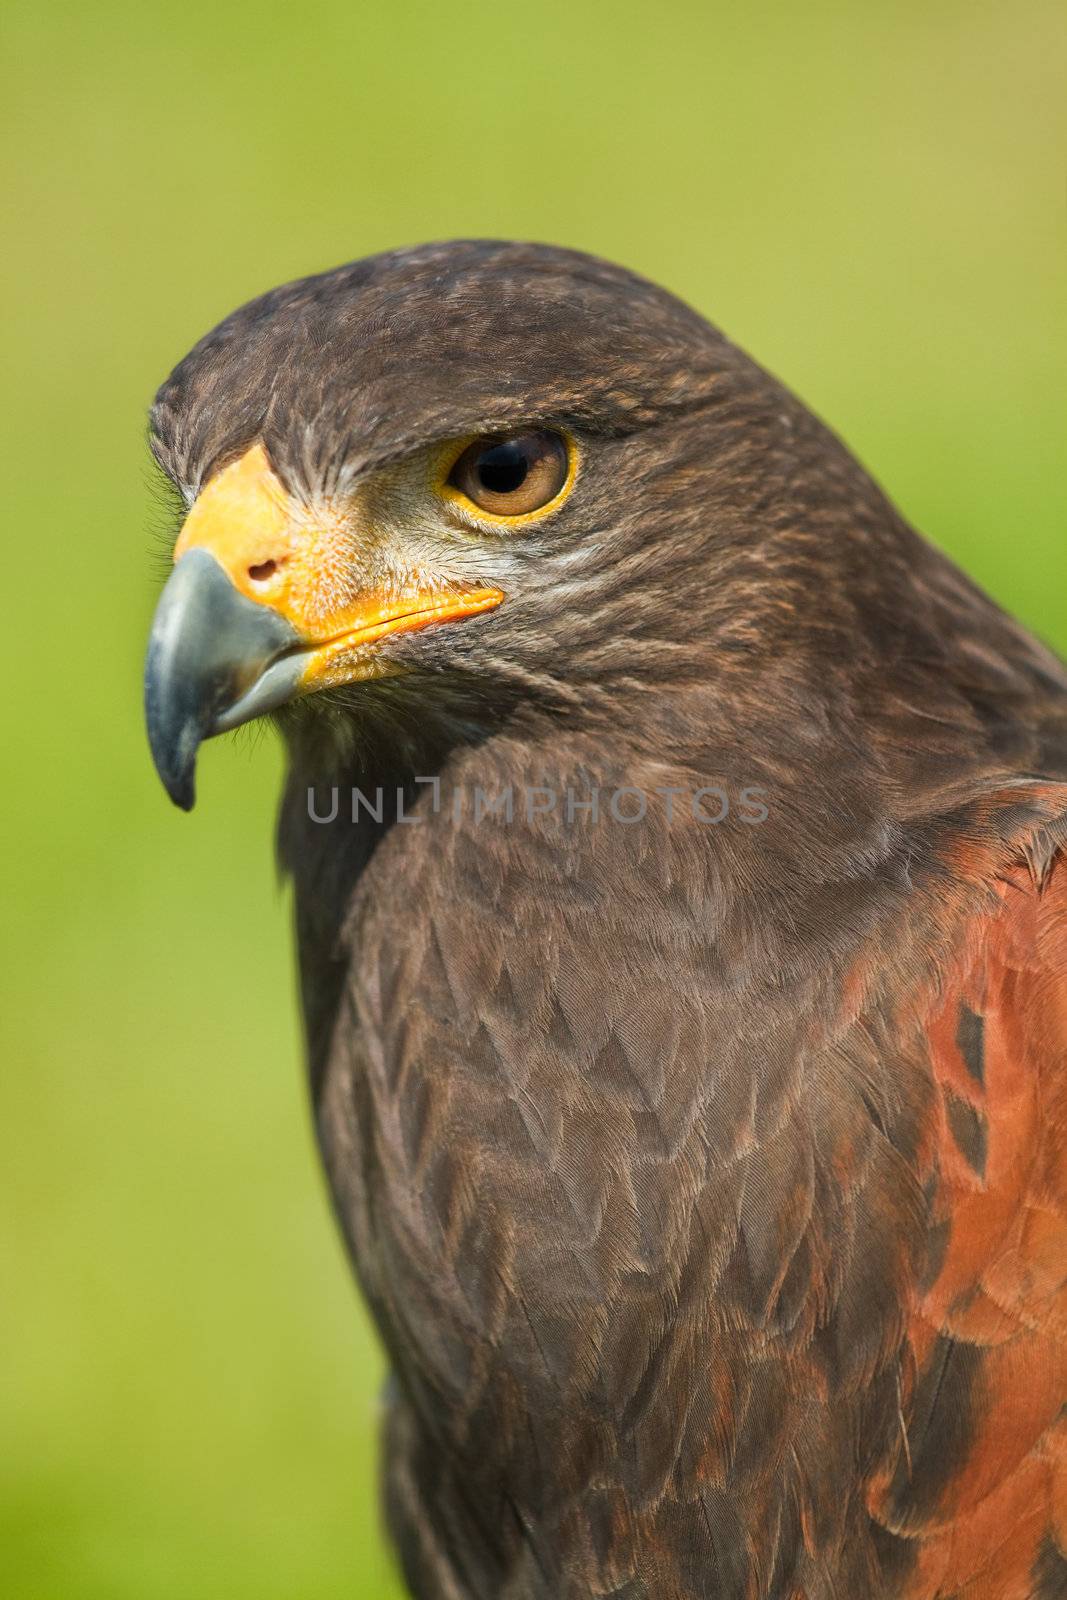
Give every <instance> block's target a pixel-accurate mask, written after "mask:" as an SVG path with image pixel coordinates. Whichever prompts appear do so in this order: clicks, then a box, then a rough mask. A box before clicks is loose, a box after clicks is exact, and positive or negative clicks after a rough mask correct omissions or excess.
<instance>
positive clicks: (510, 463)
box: [477, 439, 530, 494]
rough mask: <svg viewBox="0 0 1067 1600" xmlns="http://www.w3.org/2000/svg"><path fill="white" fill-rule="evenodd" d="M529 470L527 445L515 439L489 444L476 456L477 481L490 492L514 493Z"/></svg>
mask: <svg viewBox="0 0 1067 1600" xmlns="http://www.w3.org/2000/svg"><path fill="white" fill-rule="evenodd" d="M529 470H530V451H529V445H528V444H527V443H525V442H520V441H519V440H516V439H504V440H502V441H501V443H500V444H493V445H490V446H489V448H488V450H483V451H482V453H481V455H480V456H479V457H478V466H477V472H478V482H479V483H480V484H481V486H482V488H483V489H486V490H488V492H489V493H490V494H514V493H515V490H516V489H521V488H522V486H523V484H524V483H525V481H526V474H527V473H528V472H529Z"/></svg>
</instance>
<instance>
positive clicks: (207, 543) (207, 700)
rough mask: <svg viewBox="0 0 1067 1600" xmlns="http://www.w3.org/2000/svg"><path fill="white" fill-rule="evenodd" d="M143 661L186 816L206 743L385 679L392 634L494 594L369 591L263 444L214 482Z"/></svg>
mask: <svg viewBox="0 0 1067 1600" xmlns="http://www.w3.org/2000/svg"><path fill="white" fill-rule="evenodd" d="M174 557H175V566H174V570H173V572H172V573H171V575H170V577H169V578H168V580H167V583H166V585H165V587H164V589H163V593H162V594H161V596H160V599H159V604H158V606H157V608H156V614H155V617H154V619H153V622H152V630H151V634H150V636H149V640H148V655H147V658H146V661H145V683H144V695H145V718H146V721H147V725H148V742H149V745H150V747H151V751H152V759H153V760H154V762H155V765H156V770H157V771H158V773H159V776H160V778H161V779H162V780H163V785H164V787H165V789H166V791H167V793H168V794H169V795H170V797H171V799H172V800H173V801H174V803H175V805H179V806H181V807H182V809H183V810H185V811H190V810H191V809H192V806H193V802H194V799H195V786H194V775H195V770H196V755H197V750H198V749H199V747H200V744H201V743H202V741H203V740H204V739H208V738H210V737H211V736H212V735H213V734H216V733H224V732H226V730H227V729H230V728H237V727H240V725H241V724H242V723H243V722H248V721H250V720H251V719H252V718H253V717H258V716H261V715H262V714H263V713H264V712H267V711H273V710H274V709H276V708H277V707H278V706H281V705H284V704H285V703H286V702H287V701H289V700H292V699H293V698H294V697H295V696H297V695H302V694H309V693H312V692H314V691H315V690H316V689H320V688H324V687H326V686H328V685H330V684H338V683H347V682H352V681H354V680H358V679H362V678H368V677H375V676H378V675H380V674H381V673H382V672H384V671H388V670H390V669H389V667H388V665H387V664H383V663H381V662H380V661H378V660H377V659H376V651H375V649H374V647H375V646H376V645H377V642H378V641H379V640H380V639H382V638H384V637H385V636H387V635H389V634H393V633H401V632H410V631H412V630H414V629H416V628H421V627H425V626H426V625H427V624H428V623H432V622H447V621H450V620H453V619H455V618H459V617H467V616H473V615H475V614H477V613H478V612H481V611H488V610H491V609H492V608H493V607H495V606H497V605H499V604H500V602H501V601H502V600H503V598H504V596H503V594H502V593H501V592H500V591H499V590H498V589H474V590H463V591H456V590H442V589H439V588H437V587H436V586H433V587H429V586H428V587H423V588H414V589H412V588H408V589H406V590H402V591H398V592H393V590H392V589H391V588H389V589H388V591H387V590H386V588H384V587H383V586H382V585H381V584H378V585H377V586H371V587H369V588H368V587H366V586H363V585H361V584H360V582H359V577H358V574H356V573H355V572H354V571H353V570H352V569H353V566H354V565H355V563H354V562H353V551H352V544H351V530H350V528H349V527H348V525H347V522H346V520H345V519H344V518H343V517H342V516H340V515H339V514H338V513H337V512H336V511H335V510H333V509H330V508H327V510H326V512H325V514H324V515H315V516H311V517H309V516H308V515H307V514H306V513H304V514H302V513H301V509H300V508H294V506H293V503H292V502H291V501H290V499H289V497H288V495H287V493H286V491H285V490H284V488H283V487H282V485H281V484H280V482H279V480H278V478H277V477H276V476H275V474H274V472H273V469H272V468H271V466H270V463H269V461H268V459H267V456H266V452H265V451H264V449H263V447H262V445H258V444H257V445H254V446H253V447H252V448H251V449H249V450H248V451H246V452H245V454H244V455H243V456H242V457H241V458H240V459H239V460H237V461H234V462H231V463H230V464H229V465H228V466H227V467H225V468H223V470H222V471H220V472H219V473H218V474H217V476H216V477H214V478H212V480H211V481H210V482H209V483H208V484H207V485H206V487H205V488H204V489H203V490H202V492H201V494H200V496H199V497H198V499H197V501H196V503H195V505H194V506H193V508H192V510H191V511H190V513H189V516H188V518H187V520H186V523H185V526H184V528H183V530H182V533H181V537H180V538H179V540H178V543H177V545H176V547H175V551H174Z"/></svg>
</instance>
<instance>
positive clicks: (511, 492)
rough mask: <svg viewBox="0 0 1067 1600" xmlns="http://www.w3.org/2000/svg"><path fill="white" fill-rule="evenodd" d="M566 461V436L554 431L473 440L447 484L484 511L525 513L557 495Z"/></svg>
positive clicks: (497, 514) (564, 478)
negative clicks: (563, 436) (564, 437)
mask: <svg viewBox="0 0 1067 1600" xmlns="http://www.w3.org/2000/svg"><path fill="white" fill-rule="evenodd" d="M570 464H571V463H570V452H569V451H568V449H567V444H566V441H565V440H564V439H562V438H561V437H560V435H559V434H558V433H550V432H548V431H541V432H537V433H517V434H509V435H505V436H502V437H493V438H483V439H475V441H474V443H473V444H469V445H468V446H467V448H466V450H464V452H463V454H462V455H461V456H460V458H459V460H458V461H457V462H456V464H455V466H454V467H453V468H452V471H451V472H450V473H449V477H448V484H449V487H450V488H452V489H458V490H459V491H460V493H461V494H463V495H465V496H466V497H467V499H468V500H470V501H472V502H473V503H474V505H475V506H476V507H477V508H478V510H479V511H485V512H487V513H488V515H489V516H492V517H524V516H529V514H530V513H531V512H533V511H541V510H543V509H544V507H545V506H547V505H548V504H549V503H550V502H551V501H553V500H555V499H556V497H557V495H559V493H560V492H561V490H562V489H563V488H564V486H565V485H566V482H567V478H568V475H569V473H570Z"/></svg>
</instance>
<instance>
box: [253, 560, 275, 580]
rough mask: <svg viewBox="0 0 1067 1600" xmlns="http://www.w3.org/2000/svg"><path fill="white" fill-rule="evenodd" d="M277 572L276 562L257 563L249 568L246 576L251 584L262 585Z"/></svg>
mask: <svg viewBox="0 0 1067 1600" xmlns="http://www.w3.org/2000/svg"><path fill="white" fill-rule="evenodd" d="M277 570H278V563H277V562H276V561H259V562H257V563H256V564H255V565H254V566H251V567H249V569H248V576H249V577H250V578H251V579H252V582H253V583H263V582H264V581H265V580H266V579H267V578H273V576H274V574H275V573H276V572H277Z"/></svg>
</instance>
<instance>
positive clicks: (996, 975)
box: [869, 853, 1067, 1600]
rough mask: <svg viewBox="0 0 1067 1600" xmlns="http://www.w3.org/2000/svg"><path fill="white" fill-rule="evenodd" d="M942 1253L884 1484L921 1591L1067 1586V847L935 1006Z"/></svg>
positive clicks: (1001, 911)
mask: <svg viewBox="0 0 1067 1600" xmlns="http://www.w3.org/2000/svg"><path fill="white" fill-rule="evenodd" d="M923 1026H924V1031H925V1034H926V1037H927V1039H928V1043H929V1049H930V1058H931V1062H932V1067H933V1073H934V1078H935V1082H936V1085H937V1090H938V1094H937V1101H936V1111H935V1120H934V1129H933V1140H932V1146H931V1149H930V1152H929V1158H930V1159H929V1173H930V1193H931V1196H932V1217H933V1224H934V1236H935V1239H936V1241H937V1248H936V1249H935V1251H934V1255H933V1260H932V1263H931V1269H930V1273H929V1276H928V1281H927V1282H926V1283H925V1284H924V1285H922V1286H921V1287H920V1288H919V1289H918V1290H917V1291H916V1292H915V1294H914V1295H913V1297H912V1304H911V1306H910V1308H909V1317H908V1326H907V1348H906V1351H905V1361H904V1363H903V1368H902V1372H903V1377H902V1384H901V1440H900V1446H899V1449H898V1451H897V1454H896V1459H895V1461H893V1462H892V1464H891V1467H890V1469H889V1470H887V1471H885V1472H883V1473H882V1474H880V1475H879V1477H878V1479H877V1480H876V1481H875V1482H874V1484H873V1485H872V1486H871V1490H870V1495H869V1506H870V1510H871V1512H872V1514H873V1515H874V1516H875V1518H876V1519H877V1521H878V1522H880V1523H881V1524H883V1525H884V1526H885V1527H886V1528H888V1529H890V1530H892V1531H893V1532H894V1533H896V1534H898V1535H902V1536H904V1537H905V1538H907V1539H908V1540H910V1541H913V1548H914V1551H915V1560H914V1563H913V1566H912V1568H911V1571H910V1574H909V1578H908V1581H907V1585H906V1587H905V1590H904V1594H905V1596H906V1597H907V1600H1063V1597H1065V1596H1067V859H1065V857H1064V856H1063V854H1062V853H1061V854H1059V855H1054V856H1053V858H1052V860H1051V862H1050V863H1047V864H1046V865H1044V867H1043V868H1042V870H1040V871H1038V870H1036V869H1035V868H1034V867H1033V865H1032V862H1031V861H1030V859H1028V857H1027V856H1026V854H1025V853H1024V854H1022V855H1020V856H1019V857H1018V859H1017V860H1016V862H1015V863H1014V864H1013V865H1011V866H1009V867H1008V868H1007V869H1004V870H1002V871H1000V872H999V873H998V876H997V879H996V890H995V895H994V897H993V901H992V903H991V905H990V907H989V909H988V911H986V912H985V913H983V915H981V916H980V917H977V918H975V919H974V921H973V923H972V925H971V926H970V927H969V929H968V937H967V939H966V941H965V946H964V952H963V954H962V956H961V958H960V960H959V961H958V963H957V964H956V966H955V968H954V970H952V971H951V972H950V973H949V974H948V976H947V978H946V979H944V980H943V981H942V982H941V983H940V984H939V986H938V990H937V993H936V996H934V997H933V998H932V999H931V1000H930V1002H929V1004H928V1007H927V1009H926V1015H925V1017H924V1021H923Z"/></svg>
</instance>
